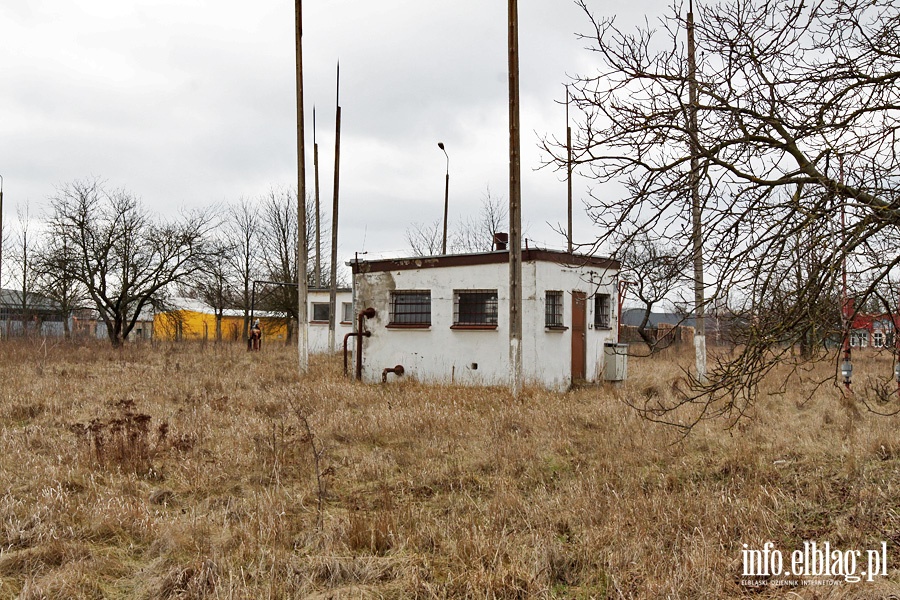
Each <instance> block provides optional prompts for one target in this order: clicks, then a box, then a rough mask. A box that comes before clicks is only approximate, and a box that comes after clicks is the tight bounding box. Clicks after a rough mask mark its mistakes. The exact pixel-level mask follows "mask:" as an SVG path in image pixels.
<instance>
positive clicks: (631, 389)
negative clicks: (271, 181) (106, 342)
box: [0, 341, 900, 599]
mask: <svg viewBox="0 0 900 600" xmlns="http://www.w3.org/2000/svg"><path fill="white" fill-rule="evenodd" d="M294 357H295V355H294V353H293V352H292V351H291V350H290V349H284V348H280V347H276V346H269V347H267V348H266V349H265V351H264V352H262V353H258V354H255V353H254V354H248V353H246V352H244V351H243V350H242V348H241V347H240V346H239V345H223V346H217V345H207V346H201V345H194V344H183V345H143V346H130V347H127V348H125V349H123V350H121V351H114V350H111V349H108V348H106V347H104V346H71V345H56V346H52V345H51V346H48V345H45V344H40V343H38V342H27V341H26V342H4V343H3V344H0V426H2V429H0V472H2V473H3V479H4V482H5V485H4V489H5V492H4V493H3V495H2V497H0V599H6V598H29V599H30V598H147V599H168V598H222V599H225V598H228V599H231V598H247V599H249V598H254V599H257V598H302V597H309V598H339V597H346V598H369V597H371V598H416V597H417V598H461V597H471V598H531V597H538V598H729V597H733V598H739V597H776V596H782V595H784V593H785V592H784V590H777V589H772V588H762V589H756V588H749V589H748V588H745V587H742V586H741V563H740V557H741V549H742V544H744V543H747V544H750V545H752V546H754V547H761V546H762V544H763V543H764V542H766V541H773V542H775V543H776V545H777V546H778V547H779V548H783V549H787V550H791V549H796V548H798V547H802V543H803V541H804V540H819V541H825V540H828V541H830V542H831V543H832V544H833V545H836V546H839V547H842V548H854V547H859V548H875V547H878V546H879V544H880V542H881V541H882V540H885V541H888V542H889V552H890V566H891V568H890V575H889V577H887V578H880V579H879V580H878V581H876V582H874V583H860V584H855V585H850V584H844V585H842V586H839V587H835V588H830V587H829V588H798V589H795V590H792V591H791V593H793V594H795V596H794V597H801V598H838V597H886V595H887V594H889V593H891V592H892V591H893V590H896V589H897V587H898V585H900V584H898V582H900V574H898V571H897V569H896V567H897V566H898V565H900V555H898V553H897V549H896V544H897V542H900V513H898V510H900V508H898V507H900V478H898V473H900V471H898V468H900V441H898V438H897V434H896V429H897V424H898V418H897V417H876V416H874V415H873V414H871V413H869V412H868V411H866V410H865V408H864V407H862V406H861V405H860V403H858V402H855V403H854V402H846V401H842V399H841V394H840V391H839V389H837V388H835V387H833V386H824V387H820V388H818V389H816V388H814V387H812V385H811V384H809V383H807V380H808V381H812V380H813V379H814V377H812V376H810V377H808V379H803V378H801V377H800V376H799V375H798V374H793V375H790V376H789V375H788V373H787V371H785V372H784V373H776V374H775V375H774V376H773V378H772V381H771V382H770V385H769V387H768V388H766V389H763V390H761V395H760V398H759V401H758V403H757V404H756V405H755V406H754V408H753V409H752V410H751V412H750V413H749V414H748V419H747V420H745V421H743V422H741V423H740V424H739V425H738V426H737V427H734V428H731V429H725V428H724V427H723V423H721V422H710V423H703V424H701V425H699V426H697V427H696V428H695V430H694V432H693V433H692V434H691V435H690V436H688V437H687V438H681V437H680V436H679V435H678V433H677V432H676V431H674V430H672V429H670V428H666V427H664V426H661V425H657V424H654V423H650V422H647V421H644V420H642V419H640V418H639V417H638V416H637V415H636V414H635V413H634V411H633V410H632V409H630V408H628V407H627V405H626V404H627V403H626V401H629V400H630V401H634V400H635V399H639V398H640V397H641V395H646V394H648V393H653V394H661V395H667V394H676V393H678V391H677V386H676V385H675V383H676V382H677V381H679V378H680V377H682V372H681V368H682V365H687V362H686V361H687V360H689V359H690V357H689V356H688V357H685V358H684V359H682V357H679V356H678V355H677V354H675V353H673V352H670V353H669V356H667V357H662V358H648V359H640V360H638V359H632V360H631V362H630V365H629V368H630V379H629V380H628V382H627V383H626V384H625V385H624V386H622V387H620V388H615V387H608V386H600V387H593V388H587V389H581V390H577V391H574V392H571V393H568V394H556V393H550V392H545V391H542V390H536V389H530V390H527V391H526V392H525V393H524V394H523V395H522V397H521V398H520V399H519V400H517V401H515V400H513V399H511V398H510V396H509V394H508V393H507V392H506V391H505V390H503V389H467V388H461V387H452V386H425V385H421V384H418V383H416V382H414V381H408V380H407V381H401V382H391V383H389V384H387V385H383V386H382V385H370V386H366V385H359V384H354V383H349V382H347V381H345V380H344V379H343V378H342V376H341V373H340V361H339V360H335V359H331V358H324V357H313V359H312V365H311V373H310V375H309V376H308V377H306V378H304V379H302V380H300V379H299V378H298V377H297V375H296V374H295V371H296V368H295V358H294ZM863 358H865V360H863ZM856 366H857V376H858V378H859V381H861V382H862V381H864V380H865V378H866V377H875V376H876V375H879V374H880V373H883V377H888V376H889V375H890V372H889V370H890V363H889V360H887V359H885V358H883V357H878V356H869V357H867V358H866V357H862V356H859V355H857V365H856ZM866 370H868V371H870V373H865V372H864V371H866ZM823 375H827V373H821V372H820V373H818V376H820V377H821V376H823ZM785 382H787V385H786V386H785V385H784V384H785ZM307 426H308V427H307Z"/></svg>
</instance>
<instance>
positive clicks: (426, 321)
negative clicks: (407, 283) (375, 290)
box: [386, 289, 432, 329]
mask: <svg viewBox="0 0 900 600" xmlns="http://www.w3.org/2000/svg"><path fill="white" fill-rule="evenodd" d="M415 296H419V297H420V298H418V300H416V301H412V302H398V301H399V300H401V299H403V298H408V299H412V298H414V297H415ZM426 302H427V307H428V309H427V310H421V308H422V307H423V306H425V305H426ZM398 307H402V308H410V307H412V308H413V309H415V308H416V307H418V308H419V310H404V311H399V312H398V310H397V309H398ZM431 313H432V311H431V290H421V289H412V290H392V291H391V296H390V317H389V320H388V324H387V325H386V327H388V328H391V329H428V328H430V327H431ZM398 317H400V318H399V319H398Z"/></svg>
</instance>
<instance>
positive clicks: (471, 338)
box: [351, 249, 619, 390]
mask: <svg viewBox="0 0 900 600" xmlns="http://www.w3.org/2000/svg"><path fill="white" fill-rule="evenodd" d="M351 267H352V270H353V302H354V306H355V310H356V312H357V313H358V312H360V311H361V310H364V309H366V308H369V307H371V308H374V309H375V316H374V317H372V318H371V319H368V320H366V321H365V327H366V329H367V330H368V331H369V332H370V333H371V335H370V336H368V337H364V338H363V342H362V348H363V351H362V356H361V363H362V378H363V380H364V381H367V382H376V381H381V380H382V377H383V376H387V374H385V369H388V368H393V367H395V366H396V365H401V366H403V371H404V375H403V376H404V377H413V378H415V379H418V380H421V381H426V382H432V383H451V382H453V383H460V384H468V385H506V384H508V383H509V380H510V379H509V378H510V362H509V324H508V316H509V252H508V251H506V250H500V251H494V252H484V253H478V254H459V255H447V256H432V257H421V258H409V259H389V260H377V261H357V262H353V263H351ZM618 268H619V264H618V262H616V261H613V260H610V259H606V258H598V257H590V256H582V255H577V254H569V253H565V252H555V251H548V250H536V249H525V250H523V251H522V304H523V306H522V323H523V333H522V367H523V368H522V372H523V377H524V380H525V382H526V383H527V384H532V385H540V386H543V387H546V388H549V389H556V390H565V389H568V388H569V387H571V385H572V384H573V383H578V382H582V381H584V382H596V381H599V380H600V379H601V378H602V375H603V372H604V361H605V358H604V354H605V344H609V343H615V342H617V330H618V323H617V315H616V309H615V307H616V306H617V297H616V282H617V277H618ZM354 359H355V357H354ZM389 377H390V378H394V377H395V375H393V374H390V375H389Z"/></svg>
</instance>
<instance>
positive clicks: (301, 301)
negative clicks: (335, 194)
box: [294, 0, 309, 375]
mask: <svg viewBox="0 0 900 600" xmlns="http://www.w3.org/2000/svg"><path fill="white" fill-rule="evenodd" d="M302 5H303V2H302V0H295V4H294V11H295V16H296V34H297V354H298V356H299V362H300V375H304V374H306V372H307V371H308V370H309V315H308V314H307V310H306V304H307V281H306V259H307V256H306V146H305V140H304V128H303V42H302V39H303V7H302Z"/></svg>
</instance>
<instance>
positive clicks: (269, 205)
mask: <svg viewBox="0 0 900 600" xmlns="http://www.w3.org/2000/svg"><path fill="white" fill-rule="evenodd" d="M296 198H297V192H296V191H295V190H292V189H289V188H272V189H270V190H269V191H268V193H267V194H266V195H265V196H264V197H263V198H262V199H261V202H260V204H261V211H260V214H259V216H260V248H261V250H262V252H261V263H262V270H263V273H264V275H265V277H266V278H267V279H268V280H270V281H274V282H279V283H283V284H285V285H280V286H274V287H270V289H267V290H266V296H267V299H268V300H267V301H268V306H269V308H271V309H273V310H275V311H278V312H281V313H283V314H284V315H285V319H286V322H287V325H288V338H287V340H286V343H290V341H291V339H292V336H293V323H294V321H296V319H297V309H298V304H297V288H296V285H290V284H296V282H297V243H298V239H299V238H298V236H297V201H296ZM306 211H307V215H306V230H307V231H306V240H307V252H306V257H307V269H306V272H307V274H308V276H307V280H308V281H307V283H308V284H309V285H313V283H314V281H313V278H314V277H315V275H314V273H315V268H314V266H313V264H312V263H313V262H314V261H315V253H314V252H313V250H312V247H311V244H315V237H316V236H315V214H314V212H315V206H314V203H313V202H307V203H306ZM330 277H331V269H330V268H326V269H323V274H322V278H323V279H325V278H330Z"/></svg>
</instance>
